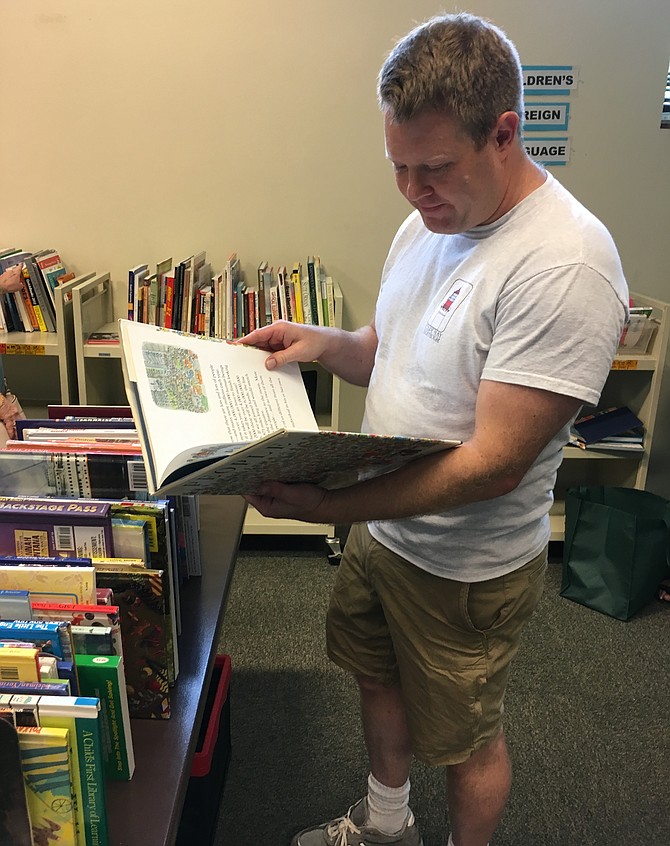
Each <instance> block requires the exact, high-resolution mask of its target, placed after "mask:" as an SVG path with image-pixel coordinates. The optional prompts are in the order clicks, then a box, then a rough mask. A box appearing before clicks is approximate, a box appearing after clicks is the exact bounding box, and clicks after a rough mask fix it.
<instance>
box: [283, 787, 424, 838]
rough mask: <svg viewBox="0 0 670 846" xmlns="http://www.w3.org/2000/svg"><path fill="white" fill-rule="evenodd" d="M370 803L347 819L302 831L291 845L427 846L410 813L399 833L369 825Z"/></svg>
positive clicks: (361, 805) (352, 811) (352, 810)
mask: <svg viewBox="0 0 670 846" xmlns="http://www.w3.org/2000/svg"><path fill="white" fill-rule="evenodd" d="M367 818H368V800H367V798H366V797H363V799H361V800H359V801H358V802H356V804H355V805H352V806H351V808H349V810H348V811H347V813H346V814H345V816H343V817H338V818H337V819H335V820H331V821H330V822H327V823H323V825H316V826H313V827H312V828H306V829H305V830H304V831H301V832H299V833H298V834H296V836H295V837H294V838H293V840H292V841H291V846H374V845H375V844H377V843H391V844H393V843H395V844H397V846H423V840H422V838H421V835H420V834H419V829H418V828H417V827H416V823H415V822H414V814H413V813H412V812H411V811H410V812H409V814H408V815H407V819H406V820H405V824H404V825H403V827H402V828H401V829H400V831H398V832H397V833H396V834H382V832H381V831H379V830H378V829H376V828H372V827H371V826H368V825H366V820H367Z"/></svg>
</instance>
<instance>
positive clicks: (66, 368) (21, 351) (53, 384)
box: [0, 273, 92, 416]
mask: <svg viewBox="0 0 670 846" xmlns="http://www.w3.org/2000/svg"><path fill="white" fill-rule="evenodd" d="M91 275H92V274H90V273H89V274H83V275H81V276H78V277H76V278H75V279H72V280H70V281H69V282H65V283H64V284H62V285H58V286H56V288H54V292H53V293H54V304H55V313H56V325H57V326H58V331H57V332H37V331H36V332H0V354H2V356H3V365H4V370H5V376H6V378H7V382H8V384H9V386H10V387H11V388H12V389H13V390H14V391H15V392H16V394H17V396H18V397H19V399H20V400H21V403H22V405H23V408H24V410H25V411H26V413H27V414H29V415H32V416H43V413H44V411H45V409H46V405H47V404H48V403H49V402H63V403H66V404H69V403H71V402H76V400H77V381H76V364H75V333H74V316H73V305H72V292H73V290H74V288H76V287H77V286H78V285H80V284H82V283H83V282H84V281H85V280H86V279H88V278H90V276H91Z"/></svg>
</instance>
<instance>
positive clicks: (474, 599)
mask: <svg viewBox="0 0 670 846" xmlns="http://www.w3.org/2000/svg"><path fill="white" fill-rule="evenodd" d="M546 566H547V550H545V551H544V552H543V553H542V554H541V555H538V556H537V557H536V558H534V559H533V560H532V561H529V562H528V563H527V564H525V565H524V566H523V567H520V568H519V569H518V570H515V571H514V572H513V573H509V574H508V575H505V576H500V577H498V578H495V579H490V580H488V581H485V582H472V583H466V582H456V581H453V580H452V579H445V578H441V577H439V576H434V575H432V574H431V573H427V572H425V571H424V570H421V569H419V568H418V567H415V566H414V565H413V564H410V563H409V562H408V561H406V560H405V559H404V558H401V557H400V556H399V555H396V554H395V553H393V552H391V551H390V550H389V549H387V548H386V547H385V546H383V545H382V544H380V543H378V542H377V541H376V540H374V538H372V536H371V535H370V533H369V531H368V529H367V526H366V525H365V524H364V523H361V524H356V525H355V526H354V527H353V528H352V530H351V532H350V534H349V538H348V540H347V545H346V549H345V552H344V555H343V557H342V562H341V563H340V566H339V568H338V574H337V578H336V582H335V586H334V588H333V593H332V596H331V600H330V607H329V609H328V617H327V624H326V631H327V647H328V654H329V656H330V658H331V660H332V661H334V662H335V663H336V664H337V665H338V666H340V667H342V668H344V669H345V670H348V671H350V672H352V673H354V674H355V675H361V676H367V677H369V678H372V679H375V680H377V681H379V682H381V683H382V684H384V685H389V686H391V685H395V684H398V683H399V684H400V685H401V686H402V691H403V697H404V700H405V706H406V710H407V721H408V726H409V731H410V735H411V738H412V745H413V751H414V754H415V756H416V757H417V758H418V759H419V760H421V761H423V762H424V763H427V764H432V765H442V764H458V763H461V762H462V761H465V760H467V758H469V757H470V755H471V754H472V753H473V752H475V751H476V750H477V749H479V748H481V747H482V746H485V745H486V744H487V743H489V742H490V741H491V740H493V739H494V738H495V737H496V736H497V735H498V733H499V732H500V730H501V728H502V715H503V699H504V695H505V685H506V683H507V678H508V675H509V669H510V664H511V662H512V659H513V658H514V656H515V654H516V652H517V649H518V647H519V640H520V636H521V630H522V628H523V626H524V624H525V623H526V622H527V620H528V619H529V617H530V616H531V614H532V613H533V611H534V610H535V608H536V606H537V603H538V601H539V599H540V596H541V595H542V589H543V585H544V573H545V570H546Z"/></svg>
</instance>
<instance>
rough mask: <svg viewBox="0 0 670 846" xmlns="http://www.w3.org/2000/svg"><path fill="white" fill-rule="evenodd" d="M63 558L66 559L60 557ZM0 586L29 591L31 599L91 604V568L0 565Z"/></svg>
mask: <svg viewBox="0 0 670 846" xmlns="http://www.w3.org/2000/svg"><path fill="white" fill-rule="evenodd" d="M63 560H64V561H65V560H66V559H63ZM0 587H2V588H9V589H18V590H27V591H29V592H30V600H31V602H60V603H66V604H69V605H75V604H78V603H83V604H84V605H93V604H95V588H96V584H95V568H94V567H92V566H91V565H90V564H88V566H81V567H80V566H72V567H71V566H60V565H59V564H45V565H40V564H30V565H29V566H27V565H21V564H20V563H18V562H17V563H15V564H10V563H8V562H7V561H4V562H3V563H2V564H1V565H0Z"/></svg>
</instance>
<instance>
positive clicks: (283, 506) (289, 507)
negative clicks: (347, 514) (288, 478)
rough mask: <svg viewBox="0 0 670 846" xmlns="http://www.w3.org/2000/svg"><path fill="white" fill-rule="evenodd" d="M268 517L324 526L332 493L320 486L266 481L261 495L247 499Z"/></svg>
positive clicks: (246, 497)
mask: <svg viewBox="0 0 670 846" xmlns="http://www.w3.org/2000/svg"><path fill="white" fill-rule="evenodd" d="M244 498H245V499H246V501H247V502H248V503H249V504H250V505H253V507H254V508H255V509H256V511H259V512H260V513H261V514H262V515H263V516H264V517H275V518H281V519H291V520H302V521H304V522H306V523H321V522H324V521H326V520H327V516H326V515H327V507H325V506H326V503H327V499H328V491H327V490H325V489H324V488H319V487H318V486H317V485H306V484H294V485H285V484H283V483H282V482H266V483H265V484H264V485H263V486H262V488H261V490H260V492H259V493H258V494H253V495H248V496H245V497H244Z"/></svg>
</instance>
